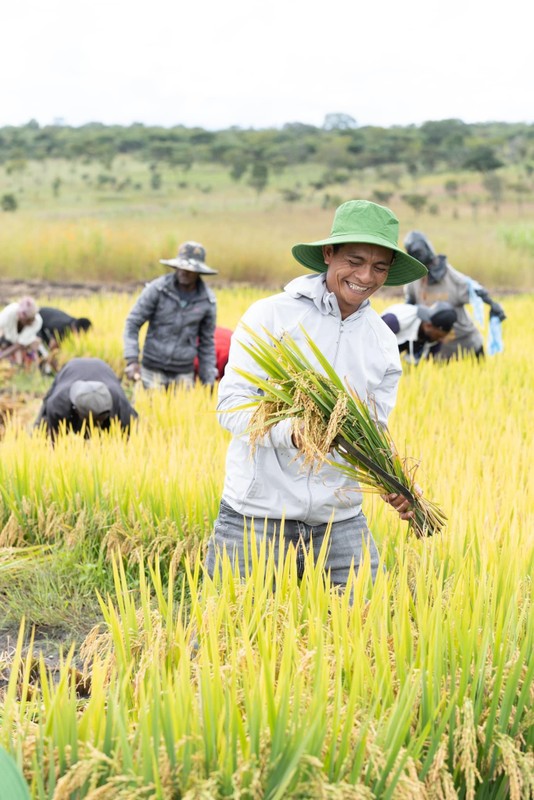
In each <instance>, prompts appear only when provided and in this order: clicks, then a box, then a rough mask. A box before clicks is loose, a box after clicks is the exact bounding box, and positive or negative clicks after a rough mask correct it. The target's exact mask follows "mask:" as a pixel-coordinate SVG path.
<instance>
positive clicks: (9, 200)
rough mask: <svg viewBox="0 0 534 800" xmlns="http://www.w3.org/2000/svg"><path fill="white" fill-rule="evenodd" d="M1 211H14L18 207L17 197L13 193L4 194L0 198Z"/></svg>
mask: <svg viewBox="0 0 534 800" xmlns="http://www.w3.org/2000/svg"><path fill="white" fill-rule="evenodd" d="M0 204H1V205H2V211H16V210H17V208H18V203H17V198H16V197H15V195H14V194H4V195H2V199H1V200H0Z"/></svg>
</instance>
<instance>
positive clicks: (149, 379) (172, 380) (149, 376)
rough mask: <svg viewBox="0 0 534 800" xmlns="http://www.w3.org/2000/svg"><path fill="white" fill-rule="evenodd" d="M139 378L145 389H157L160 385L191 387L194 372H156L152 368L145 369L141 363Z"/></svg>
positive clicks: (193, 380)
mask: <svg viewBox="0 0 534 800" xmlns="http://www.w3.org/2000/svg"><path fill="white" fill-rule="evenodd" d="M141 380H142V381H143V386H144V387H145V389H159V388H161V387H162V386H165V387H167V386H172V385H173V384H175V385H176V386H185V387H186V388H187V389H191V388H192V387H193V386H194V385H195V373H194V372H181V373H179V374H174V373H169V372H157V371H156V370H154V369H147V368H146V367H143V366H142V365H141Z"/></svg>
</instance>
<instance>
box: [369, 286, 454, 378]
mask: <svg viewBox="0 0 534 800" xmlns="http://www.w3.org/2000/svg"><path fill="white" fill-rule="evenodd" d="M382 319H383V320H384V322H385V323H386V325H387V326H388V327H389V328H390V329H391V330H392V331H393V333H394V334H395V336H396V337H397V343H398V345H399V352H400V353H402V354H404V358H405V359H406V360H407V361H409V362H410V363H412V364H418V363H419V361H422V360H424V359H428V358H430V357H432V358H436V356H437V354H438V353H439V350H440V348H441V345H442V343H443V342H444V341H445V340H446V339H447V338H448V337H449V336H451V331H452V326H453V325H454V323H455V322H456V319H457V315H456V310H455V309H454V308H453V306H451V304H450V303H447V302H445V301H444V300H438V301H437V302H436V303H433V304H432V305H431V306H430V307H428V306H422V305H417V306H414V305H411V304H410V303H394V304H393V305H391V306H388V308H386V310H385V311H384V312H383V314H382ZM452 335H454V334H452Z"/></svg>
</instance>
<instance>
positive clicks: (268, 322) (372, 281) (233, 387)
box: [207, 200, 426, 587]
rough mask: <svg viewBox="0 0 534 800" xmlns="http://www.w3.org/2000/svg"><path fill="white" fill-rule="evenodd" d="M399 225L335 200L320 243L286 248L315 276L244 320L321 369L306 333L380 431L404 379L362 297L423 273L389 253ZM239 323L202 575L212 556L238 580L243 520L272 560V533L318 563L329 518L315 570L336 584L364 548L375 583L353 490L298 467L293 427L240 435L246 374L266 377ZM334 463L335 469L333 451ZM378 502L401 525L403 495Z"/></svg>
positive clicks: (223, 386)
mask: <svg viewBox="0 0 534 800" xmlns="http://www.w3.org/2000/svg"><path fill="white" fill-rule="evenodd" d="M398 226H399V223H398V220H397V218H396V217H395V215H394V214H393V213H392V212H391V211H390V210H389V209H388V208H385V207H384V206H379V205H376V204H375V203H371V202H368V201H366V200H351V201H349V202H347V203H344V204H343V205H341V206H340V207H339V208H338V209H337V211H336V213H335V216H334V222H333V225H332V230H331V233H330V236H329V237H327V238H325V239H322V240H320V241H317V242H311V243H309V244H297V245H295V246H294V247H293V248H292V253H293V256H294V257H295V258H296V260H297V261H299V262H300V263H301V264H303V265H304V266H305V267H308V268H309V269H311V270H313V272H314V273H315V274H313V275H302V276H300V277H298V278H295V280H293V281H291V282H290V283H289V284H288V285H287V286H286V287H285V289H284V291H283V292H282V293H281V294H277V295H275V296H273V297H268V298H265V299H263V300H259V301H258V302H257V303H254V304H253V305H252V306H251V307H250V308H249V309H248V311H247V312H246V313H245V314H244V316H243V319H242V323H244V325H245V326H247V327H248V328H251V329H253V330H254V331H256V332H257V333H258V334H259V335H260V336H264V337H266V338H267V334H266V331H268V332H270V333H271V334H273V335H274V336H276V337H281V336H283V334H284V333H286V332H287V333H288V334H289V335H290V336H291V337H292V338H293V339H294V340H295V341H296V342H297V344H298V345H299V346H300V347H302V348H303V350H304V351H305V353H306V356H307V357H308V358H310V359H311V361H312V363H314V365H316V366H317V368H318V369H319V370H320V369H321V368H320V365H319V364H316V361H315V359H314V357H313V355H312V354H311V353H310V351H309V348H308V347H307V345H306V340H305V333H304V332H306V333H308V334H309V335H310V336H311V338H312V339H313V340H314V342H315V343H316V344H317V346H318V347H319V349H320V350H321V351H322V353H323V355H324V356H325V357H326V359H327V360H328V361H329V362H330V363H331V364H332V366H333V367H334V369H335V370H336V372H337V373H338V375H340V376H341V377H342V378H343V379H344V380H345V381H346V382H347V383H348V384H349V385H350V386H351V387H352V388H353V389H354V390H355V391H356V392H357V393H358V394H359V396H360V397H361V398H362V399H364V400H366V402H367V403H368V405H369V407H370V408H371V409H372V411H373V413H375V414H376V417H377V419H378V421H379V422H380V423H381V424H382V425H387V420H388V415H389V414H390V412H391V410H392V409H393V406H394V404H395V399H396V395H397V385H398V382H399V378H400V375H401V371H402V370H401V363H400V358H399V350H398V346H397V340H396V338H395V335H394V334H393V333H392V331H391V330H389V329H388V327H387V326H386V325H384V323H383V321H382V320H381V319H380V317H379V315H378V314H377V313H376V312H375V311H374V310H373V309H372V308H371V305H370V303H369V298H370V297H371V295H372V294H374V293H375V292H376V291H377V290H378V289H380V288H381V287H382V286H384V285H388V286H400V285H401V284H404V283H408V282H410V281H412V280H415V279H416V278H415V276H419V277H420V276H423V275H425V274H426V268H425V266H424V265H423V264H421V263H420V262H419V261H417V260H416V259H415V258H412V257H411V256H410V255H408V254H406V253H405V252H404V251H403V250H401V249H400V248H399V247H398V245H397V240H398ZM244 325H243V324H240V325H239V326H238V328H237V330H236V331H235V333H234V335H233V337H232V343H231V346H230V356H229V360H228V364H227V366H226V371H225V374H224V377H223V379H222V380H221V382H220V385H219V395H218V411H219V419H220V422H221V425H222V426H223V427H224V428H226V429H227V430H229V431H230V432H231V434H232V440H231V442H230V444H229V447H228V455H227V462H226V478H225V483H224V488H223V494H222V499H221V503H220V509H219V516H218V517H217V520H216V522H215V527H214V532H213V535H212V537H211V539H210V542H209V545H208V554H207V569H208V572H209V573H210V574H213V573H214V571H215V567H216V563H217V561H216V557H217V553H221V552H222V551H223V550H225V549H226V551H227V552H228V554H229V555H230V556H231V557H232V558H237V559H238V562H239V567H240V571H241V574H242V575H243V574H244V571H245V567H246V558H247V556H246V552H247V550H246V549H245V546H244V529H245V526H246V528H247V529H248V530H250V528H251V521H252V520H253V521H254V530H255V533H256V539H257V540H260V539H261V538H263V537H266V538H267V539H268V540H269V541H272V542H273V546H274V548H275V553H276V555H277V551H278V547H279V543H280V531H281V530H282V531H283V539H282V542H283V544H284V545H287V544H292V545H294V546H295V547H296V549H297V553H298V554H299V556H298V557H299V565H302V564H303V563H304V559H303V552H304V550H306V549H308V548H310V547H313V550H314V554H315V557H317V555H318V553H319V551H320V549H321V546H322V543H323V539H324V536H325V533H326V531H327V529H328V527H329V523H330V522H332V520H333V522H332V526H331V530H330V541H329V550H328V555H327V558H326V562H325V568H326V571H327V572H328V573H329V575H330V579H331V581H332V583H333V584H334V585H336V586H341V587H342V586H344V585H345V584H346V582H347V579H348V576H349V571H350V567H351V563H353V564H354V566H355V568H356V569H357V568H358V565H359V563H360V559H361V557H362V554H363V551H364V549H365V548H366V547H367V548H368V549H369V552H370V558H371V569H372V573H373V576H374V575H375V574H376V570H377V567H378V561H379V558H378V552H377V549H376V546H375V544H374V541H373V539H372V537H371V534H370V532H369V529H368V527H367V521H366V519H365V516H364V514H363V512H362V494H361V490H360V487H359V486H358V484H357V483H356V482H354V481H353V480H352V479H349V478H348V477H346V478H344V477H343V476H341V477H340V472H339V470H338V469H336V468H335V467H333V466H331V465H330V464H327V463H325V464H323V465H321V466H320V468H319V469H317V468H315V469H310V468H309V467H307V466H306V465H305V464H304V459H303V457H302V454H301V453H300V450H299V447H298V445H299V441H298V438H299V437H298V433H297V434H296V435H295V434H294V432H293V425H292V421H291V420H284V421H282V422H279V423H278V424H276V425H274V426H273V427H272V428H271V429H270V432H269V434H268V435H267V436H265V437H264V439H263V440H262V442H261V443H260V444H257V446H255V447H254V448H251V446H250V443H249V439H248V435H247V429H248V426H249V423H250V418H251V415H252V413H253V409H251V408H250V407H249V406H247V404H250V401H251V399H252V400H253V399H254V396H255V395H257V394H258V392H259V390H258V389H257V388H256V387H255V386H254V385H253V384H252V383H250V382H249V381H248V380H247V379H246V378H245V377H244V374H246V373H249V374H254V375H257V376H258V377H260V378H266V375H265V374H264V373H262V372H261V369H260V367H259V366H258V364H257V363H256V362H255V361H254V359H253V358H252V357H251V356H250V355H249V354H248V353H247V351H246V346H247V344H249V343H250V334H248V333H247V330H246V328H245V327H244ZM243 345H244V346H243ZM236 409H237V410H236ZM332 458H333V459H334V458H335V459H336V460H338V461H341V460H342V459H341V456H339V455H338V454H337V453H335V454H333V455H332ZM385 499H386V500H387V501H388V502H389V503H390V504H391V505H392V506H393V507H394V508H395V509H396V510H397V511H398V513H399V515H400V517H401V519H409V518H410V516H411V514H412V512H411V510H410V508H409V505H408V501H407V500H406V499H405V498H404V497H402V496H401V495H388V496H387V497H386V498H385ZM248 552H249V553H250V550H249V551H248ZM248 558H249V559H250V555H249V556H248Z"/></svg>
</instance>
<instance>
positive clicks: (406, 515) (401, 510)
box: [380, 484, 423, 520]
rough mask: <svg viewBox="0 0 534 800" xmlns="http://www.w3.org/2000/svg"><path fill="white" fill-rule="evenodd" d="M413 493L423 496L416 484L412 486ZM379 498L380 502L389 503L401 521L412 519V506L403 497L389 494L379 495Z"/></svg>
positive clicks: (413, 515)
mask: <svg viewBox="0 0 534 800" xmlns="http://www.w3.org/2000/svg"><path fill="white" fill-rule="evenodd" d="M414 492H415V494H419V495H422V494H423V490H422V489H421V487H420V486H418V485H417V484H415V486H414ZM380 497H381V498H382V500H385V501H386V503H389V505H390V506H393V508H394V509H395V511H396V512H397V513H398V515H399V517H400V518H401V519H406V520H408V519H414V517H415V513H414V510H413V505H412V504H411V503H410V501H409V500H408V499H407V498H406V497H404V495H402V494H396V493H395V492H391V493H390V494H381V495H380Z"/></svg>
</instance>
